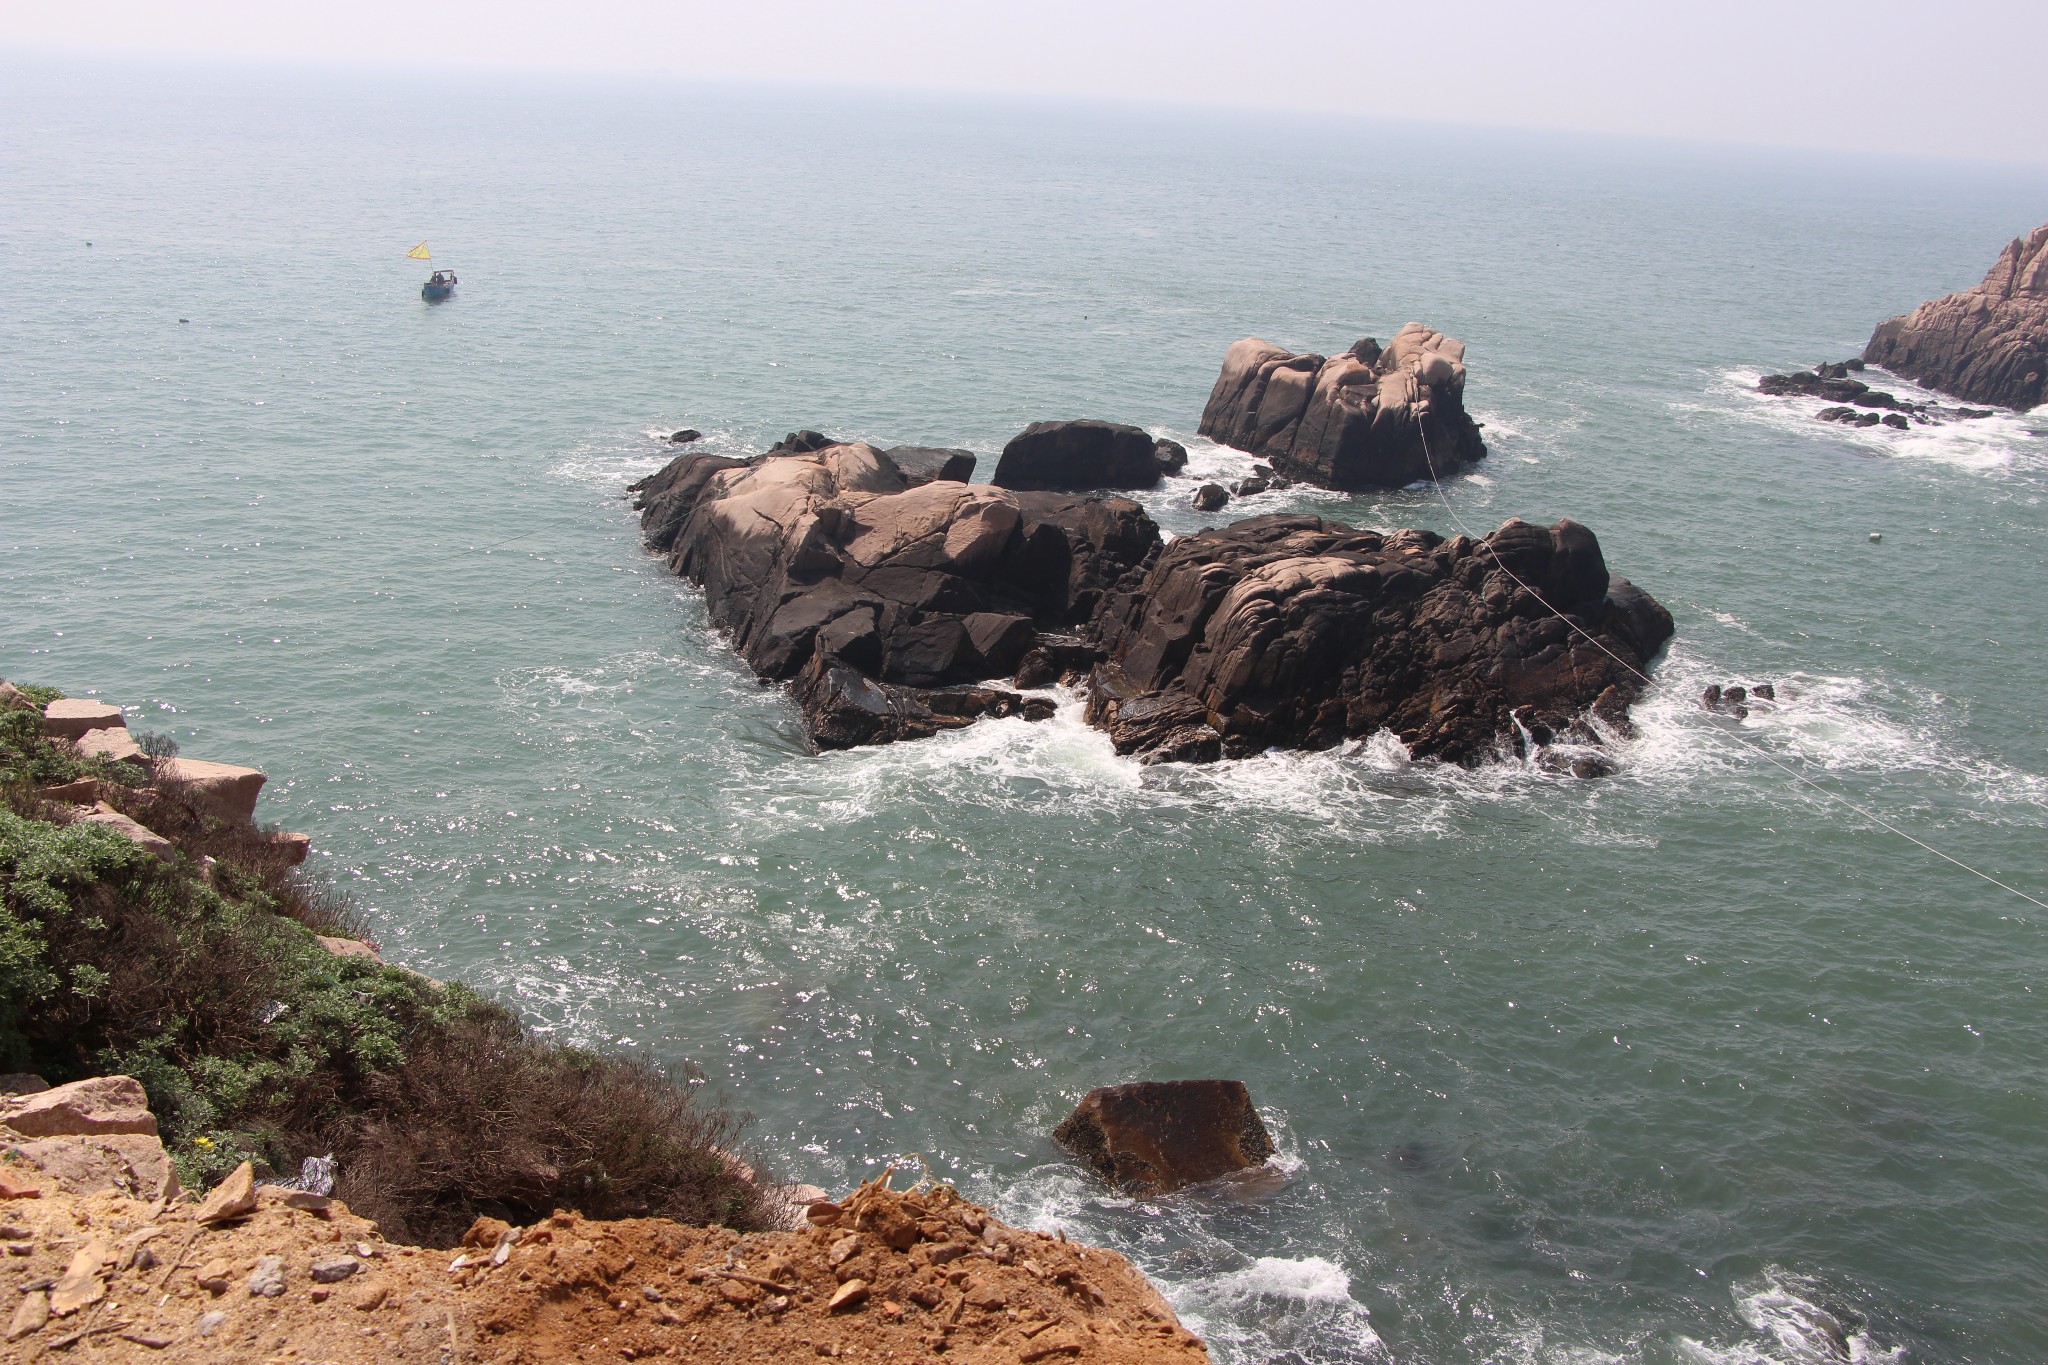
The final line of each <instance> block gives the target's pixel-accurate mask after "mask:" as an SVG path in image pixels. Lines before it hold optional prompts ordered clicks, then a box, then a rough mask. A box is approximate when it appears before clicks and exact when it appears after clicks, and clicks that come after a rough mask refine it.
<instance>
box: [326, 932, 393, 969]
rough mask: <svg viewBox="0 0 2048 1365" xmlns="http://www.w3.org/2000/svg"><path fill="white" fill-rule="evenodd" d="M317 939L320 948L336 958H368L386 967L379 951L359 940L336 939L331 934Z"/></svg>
mask: <svg viewBox="0 0 2048 1365" xmlns="http://www.w3.org/2000/svg"><path fill="white" fill-rule="evenodd" d="M316 937H317V938H318V939H319V940H320V946H321V947H322V948H325V949H326V950H327V951H328V952H330V953H333V954H334V955H335V956H336V957H361V958H368V959H369V960H370V961H372V962H374V963H376V964H377V965H378V966H380V967H381V966H383V965H384V959H383V958H382V957H381V956H379V954H378V952H377V950H376V949H375V948H372V947H371V946H370V945H369V944H367V943H365V942H363V941H362V940H361V939H359V938H335V937H333V936H332V935H329V934H319V935H316Z"/></svg>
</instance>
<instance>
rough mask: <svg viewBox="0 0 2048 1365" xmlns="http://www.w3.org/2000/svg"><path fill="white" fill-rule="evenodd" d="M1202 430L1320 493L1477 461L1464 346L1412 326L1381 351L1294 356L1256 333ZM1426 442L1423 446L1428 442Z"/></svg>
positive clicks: (1234, 350)
mask: <svg viewBox="0 0 2048 1365" xmlns="http://www.w3.org/2000/svg"><path fill="white" fill-rule="evenodd" d="M1201 434H1202V435H1204V436H1207V437H1209V438H1210V439H1211V440H1213V441H1217V442H1220V443H1221V444H1223V445H1227V446H1234V447H1236V448H1237V449H1239V450H1248V451H1250V452H1251V453H1252V454H1254V455H1258V456H1260V457H1261V458H1263V459H1266V460H1270V461H1271V462H1272V464H1273V467H1274V468H1275V469H1276V470H1277V471H1278V472H1280V473H1281V474H1284V475H1286V476H1287V477H1288V478H1291V479H1299V480H1303V481H1305V482H1308V483H1313V484H1319V485H1321V486H1322V487H1324V488H1339V489H1358V488H1398V487H1400V486H1402V485H1404V484H1409V483H1413V482H1415V481H1416V480H1417V479H1425V478H1428V477H1429V476H1430V470H1431V467H1432V459H1433V460H1434V467H1435V470H1436V472H1437V473H1438V474H1439V475H1445V474H1449V473H1451V472H1452V471H1453V470H1455V469H1457V468H1458V467H1459V466H1461V465H1465V464H1469V463H1471V462H1472V461H1474V460H1478V459H1481V458H1483V457H1484V456H1485V454H1486V443H1485V441H1483V440H1482V439H1481V438H1480V435H1479V424H1478V423H1477V422H1475V421H1473V420H1472V418H1471V416H1470V415H1469V414H1468V413H1467V412H1466V411H1465V345H1464V343H1463V342H1460V341H1454V340H1453V339H1451V338H1450V337H1447V336H1445V335H1443V334H1442V333H1441V332H1435V331H1431V330H1430V329H1429V328H1427V327H1425V326H1423V325H1422V324H1421V323H1419V322H1411V323H1409V324H1408V325H1407V326H1405V327H1403V328H1402V329H1401V330H1400V331H1399V332H1397V333H1396V334H1395V335H1394V339H1393V341H1392V342H1390V343H1389V344H1388V345H1387V347H1386V348H1385V349H1384V350H1382V349H1381V348H1380V345H1379V343H1378V342H1376V341H1374V340H1373V339H1372V338H1371V337H1367V338H1365V339H1364V340H1363V341H1360V342H1359V343H1358V344H1356V345H1355V346H1353V347H1352V348H1351V349H1350V350H1349V351H1347V352H1345V353H1344V354H1343V355H1340V356H1335V357H1331V358H1328V359H1325V358H1324V357H1322V356H1319V355H1311V354H1296V353H1294V352H1292V351H1289V350H1287V349H1286V348H1285V347H1282V346H1275V345H1274V344H1273V343H1271V342H1269V341H1262V340H1260V339H1259V338H1257V337H1246V338H1245V339H1244V340H1243V341H1240V342H1238V343H1236V344H1235V345H1233V346H1232V347H1231V348H1230V351H1229V353H1228V354H1227V355H1226V356H1225V357H1224V360H1223V372H1222V374H1221V375H1219V376H1218V377H1217V380H1216V386H1215V388H1214V389H1212V390H1211V391H1210V394H1209V402H1208V406H1207V407H1205V408H1204V409H1203V410H1202V425H1201ZM1425 442H1426V445H1425Z"/></svg>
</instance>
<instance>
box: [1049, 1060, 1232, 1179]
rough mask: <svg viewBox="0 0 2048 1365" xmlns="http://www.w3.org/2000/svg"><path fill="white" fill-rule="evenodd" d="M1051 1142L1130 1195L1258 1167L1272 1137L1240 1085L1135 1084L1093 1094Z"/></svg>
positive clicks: (1216, 1083)
mask: <svg viewBox="0 0 2048 1365" xmlns="http://www.w3.org/2000/svg"><path fill="white" fill-rule="evenodd" d="M1052 1136H1053V1141H1055V1142H1057V1143H1059V1144H1060V1145H1061V1146H1062V1147H1065V1148H1066V1149H1067V1150H1068V1151H1070V1152H1072V1153H1073V1154H1074V1155H1075V1156H1077V1157H1079V1158H1081V1160H1082V1161H1084V1162H1086V1163H1087V1164H1088V1165H1089V1166H1090V1167H1092V1168H1094V1170H1095V1171H1096V1172H1097V1173H1098V1174H1100V1175H1101V1176H1102V1177H1103V1178H1104V1179H1106V1180H1109V1181H1110V1182H1111V1183H1113V1184H1115V1185H1116V1186H1117V1187H1118V1188H1119V1189H1122V1190H1124V1191H1126V1192H1129V1193H1134V1194H1163V1193H1165V1192H1167V1191H1169V1190H1176V1189H1179V1188H1180V1187H1182V1186H1183V1185H1192V1184H1195V1183H1196V1182H1198V1181H1203V1180H1214V1179H1215V1178H1216V1177H1217V1176H1221V1175H1228V1174H1230V1172H1232V1171H1241V1170H1244V1169H1246V1168H1247V1167H1251V1166H1257V1165H1260V1164H1261V1163H1263V1162H1264V1161H1265V1160H1266V1159H1267V1158H1268V1157H1270V1156H1272V1155H1273V1139H1272V1136H1271V1135H1270V1134H1269V1133H1268V1132H1267V1131H1266V1125H1265V1124H1264V1123H1263V1122H1262V1121H1261V1120H1260V1118H1259V1111H1258V1110H1257V1109H1255V1108H1253V1107H1252V1099H1251V1092H1250V1091H1248V1090H1246V1089H1245V1087H1244V1084H1243V1082H1241V1081H1138V1082H1135V1083H1133V1084H1130V1085H1112V1086H1104V1087H1102V1088H1101V1089H1097V1090H1091V1091H1089V1092H1088V1094H1087V1095H1086V1096H1085V1097H1084V1098H1083V1099H1082V1101H1081V1103H1080V1104H1079V1105H1078V1106H1076V1107H1075V1109H1074V1112H1073V1113H1072V1114H1070V1115H1068V1116H1067V1119H1066V1121H1065V1122H1064V1123H1062V1124H1060V1126H1059V1127H1057V1128H1055V1129H1054V1130H1053V1134H1052Z"/></svg>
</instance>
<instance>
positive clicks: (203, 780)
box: [156, 758, 265, 825]
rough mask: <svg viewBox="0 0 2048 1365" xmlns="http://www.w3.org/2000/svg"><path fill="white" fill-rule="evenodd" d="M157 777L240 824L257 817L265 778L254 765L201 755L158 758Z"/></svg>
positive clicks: (197, 803) (165, 783) (214, 813)
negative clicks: (257, 806)
mask: <svg viewBox="0 0 2048 1365" xmlns="http://www.w3.org/2000/svg"><path fill="white" fill-rule="evenodd" d="M156 778H157V781H158V782H159V783H160V784H162V785H164V786H166V787H170V788H173V789H174V790H177V791H179V792H181V793H182V794H183V795H184V796H185V797H186V799H188V800H190V801H191V802H192V803H193V804H194V805H195V806H198V807H201V808H203V809H204V810H206V811H207V812H208V813H209V814H212V815H216V816H218V817H219V818H221V819H223V820H226V821H228V822H229V823H231V824H240V825H246V824H249V823H250V822H252V821H253V820H255V818H256V798H257V797H258V796H259V795H261V793H262V791H263V783H264V780H265V779H264V776H263V774H262V773H260V772H258V771H257V770H256V769H254V768H240V767H236V766H235V765H234V764H232V763H211V762H208V761H207V760H205V759H201V758H160V759H158V760H157V761H156Z"/></svg>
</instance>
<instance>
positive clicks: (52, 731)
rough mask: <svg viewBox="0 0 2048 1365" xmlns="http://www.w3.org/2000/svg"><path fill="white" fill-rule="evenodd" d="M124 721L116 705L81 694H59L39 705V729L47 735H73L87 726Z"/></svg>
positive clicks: (123, 723) (96, 727)
mask: <svg viewBox="0 0 2048 1365" xmlns="http://www.w3.org/2000/svg"><path fill="white" fill-rule="evenodd" d="M127 725H128V721H127V719H126V718H125V717H123V716H122V714H121V708H120V707H118V706H109V705H107V704H106V703H105V702H102V701H88V700H86V699H85V698H83V697H59V698H58V699H57V700H55V701H53V702H51V703H50V704H49V705H48V706H46V707H44V708H43V733H44V734H45V735H46V736H48V737H49V738H51V739H77V738H78V737H79V736H81V735H83V734H85V733H86V732H87V731H89V730H105V729H110V728H122V729H125V728H126V727H127Z"/></svg>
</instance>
